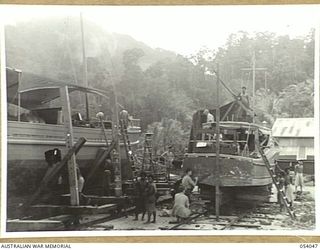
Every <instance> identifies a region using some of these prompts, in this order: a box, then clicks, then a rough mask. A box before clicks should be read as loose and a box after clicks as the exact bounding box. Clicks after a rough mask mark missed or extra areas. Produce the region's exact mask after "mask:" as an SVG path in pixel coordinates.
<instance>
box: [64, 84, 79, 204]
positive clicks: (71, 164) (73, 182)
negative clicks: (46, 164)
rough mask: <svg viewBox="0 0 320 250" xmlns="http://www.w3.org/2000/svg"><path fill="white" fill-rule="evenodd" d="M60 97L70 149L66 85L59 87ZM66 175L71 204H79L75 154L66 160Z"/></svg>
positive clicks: (67, 145) (67, 144)
mask: <svg viewBox="0 0 320 250" xmlns="http://www.w3.org/2000/svg"><path fill="white" fill-rule="evenodd" d="M60 97H61V99H62V103H63V106H62V111H63V120H64V127H65V138H66V147H67V150H70V149H71V148H72V146H73V128H72V119H71V108H70V100H69V93H68V86H64V87H61V88H60ZM68 176H69V189H70V194H71V197H70V198H71V199H70V203H71V205H79V203H80V199H79V190H78V178H77V163H76V156H75V154H72V155H71V157H70V159H69V160H68Z"/></svg>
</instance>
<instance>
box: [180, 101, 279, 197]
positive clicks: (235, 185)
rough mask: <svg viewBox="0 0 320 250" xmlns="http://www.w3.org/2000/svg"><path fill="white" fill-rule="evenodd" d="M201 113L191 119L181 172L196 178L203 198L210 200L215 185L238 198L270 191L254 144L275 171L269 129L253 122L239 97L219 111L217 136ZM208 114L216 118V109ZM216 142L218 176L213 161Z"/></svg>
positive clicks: (197, 112) (274, 157)
mask: <svg viewBox="0 0 320 250" xmlns="http://www.w3.org/2000/svg"><path fill="white" fill-rule="evenodd" d="M203 112H204V110H198V111H196V112H195V114H194V115H193V121H192V128H191V133H190V140H189V144H188V151H187V153H186V155H185V159H184V161H183V170H186V169H191V170H192V171H193V175H194V176H196V177H198V185H199V188H200V190H201V192H202V194H203V195H204V196H211V198H212V196H213V195H214V192H213V190H214V187H215V186H216V185H217V182H218V184H219V186H220V187H221V188H222V190H224V191H229V193H231V194H236V193H237V195H238V196H239V197H240V196H243V195H247V196H248V194H249V195H250V196H251V197H249V198H252V197H254V195H255V194H256V195H258V196H259V192H260V191H261V190H267V189H268V188H270V186H271V185H272V178H271V176H270V174H269V172H268V170H267V168H266V165H265V163H264V161H263V159H262V158H261V156H260V154H259V152H258V150H257V144H259V146H260V147H261V148H262V149H263V150H264V154H265V155H266V157H267V159H268V161H269V163H270V165H271V166H272V168H274V167H275V160H276V158H277V156H278V154H279V150H278V149H277V148H276V147H275V146H274V143H273V140H272V138H271V129H270V128H267V127H265V126H262V125H259V124H257V123H255V122H253V119H254V113H253V111H252V109H250V107H249V106H248V103H246V102H244V101H243V100H241V97H239V96H238V97H237V98H236V99H235V100H234V101H232V102H230V103H228V104H226V105H223V106H221V107H220V121H219V128H220V134H219V135H218V134H217V132H216V131H217V130H216V128H217V122H211V123H206V119H207V117H206V115H204V114H203ZM209 112H210V113H211V114H213V115H214V117H216V115H217V110H216V109H212V110H210V111H209ZM218 139H219V142H220V148H219V172H218V171H217V159H216V158H217V143H216V142H217V141H216V140H218ZM217 177H218V178H217ZM247 198H248V197H247Z"/></svg>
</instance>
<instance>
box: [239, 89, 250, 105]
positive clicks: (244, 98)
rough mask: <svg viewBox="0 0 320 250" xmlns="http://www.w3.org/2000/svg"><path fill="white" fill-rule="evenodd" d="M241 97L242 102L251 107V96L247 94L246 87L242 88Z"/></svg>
mask: <svg viewBox="0 0 320 250" xmlns="http://www.w3.org/2000/svg"><path fill="white" fill-rule="evenodd" d="M240 97H241V100H242V101H243V102H244V104H245V105H246V106H248V107H249V106H250V103H249V96H248V94H247V88H246V87H245V86H243V87H242V88H241V93H240Z"/></svg>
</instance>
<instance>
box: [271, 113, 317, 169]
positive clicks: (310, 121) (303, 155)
mask: <svg viewBox="0 0 320 250" xmlns="http://www.w3.org/2000/svg"><path fill="white" fill-rule="evenodd" d="M314 134H315V126H314V118H278V119H277V120H276V121H275V123H274V124H273V127H272V136H273V138H274V139H275V141H276V142H277V143H278V144H279V147H280V154H279V158H278V164H279V166H280V168H281V169H284V168H286V167H288V166H290V165H291V166H294V165H295V164H296V163H297V160H302V161H303V162H304V173H305V174H311V175H314Z"/></svg>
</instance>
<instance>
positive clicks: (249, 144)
mask: <svg viewBox="0 0 320 250" xmlns="http://www.w3.org/2000/svg"><path fill="white" fill-rule="evenodd" d="M245 108H246V107H243V106H241V105H240V104H239V102H238V103H237V101H234V102H231V103H229V104H227V105H225V106H222V107H221V108H220V120H221V121H220V126H219V127H220V133H219V135H218V134H217V133H216V122H215V121H213V122H209V123H207V122H206V121H207V117H206V114H205V112H204V110H198V111H197V112H196V113H195V114H194V115H193V122H192V129H191V133H190V140H189V145H188V153H215V152H216V140H217V139H219V140H220V153H221V154H227V155H228V154H229V155H239V156H252V157H254V156H256V155H257V151H256V146H255V145H256V143H257V141H258V142H259V143H260V146H262V147H267V146H268V143H269V139H270V132H271V131H270V129H268V128H265V127H262V126H259V125H257V124H254V123H252V116H250V115H249V114H250V113H249V112H250V110H246V109H245ZM209 112H210V114H212V115H213V116H214V118H215V117H216V110H210V111H209ZM214 120H215V119H214ZM256 139H257V140H256Z"/></svg>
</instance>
